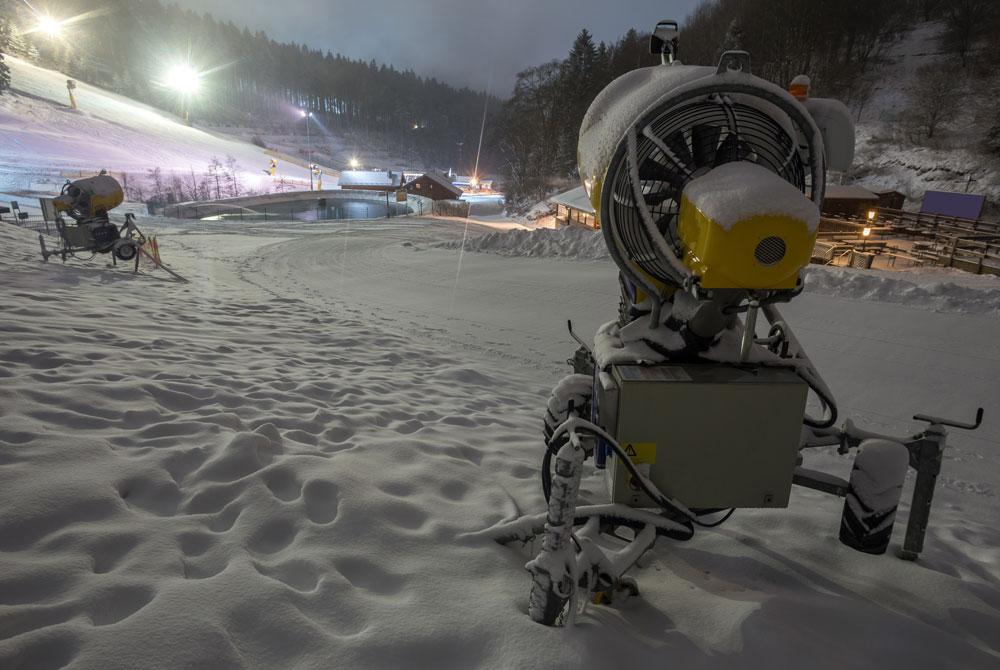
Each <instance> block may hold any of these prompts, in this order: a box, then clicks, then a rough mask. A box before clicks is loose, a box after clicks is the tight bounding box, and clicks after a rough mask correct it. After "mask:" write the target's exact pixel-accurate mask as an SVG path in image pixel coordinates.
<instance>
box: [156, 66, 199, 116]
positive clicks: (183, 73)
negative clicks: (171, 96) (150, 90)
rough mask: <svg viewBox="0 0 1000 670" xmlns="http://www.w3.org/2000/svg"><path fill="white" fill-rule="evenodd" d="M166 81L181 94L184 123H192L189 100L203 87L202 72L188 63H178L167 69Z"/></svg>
mask: <svg viewBox="0 0 1000 670" xmlns="http://www.w3.org/2000/svg"><path fill="white" fill-rule="evenodd" d="M164 83H165V84H166V85H167V86H168V87H169V88H172V89H174V90H175V91H177V93H178V95H180V99H181V113H182V115H183V117H184V123H186V124H187V125H191V115H190V109H189V106H190V105H189V102H190V99H191V96H193V95H195V94H196V93H198V90H199V89H200V88H201V73H199V72H198V71H197V70H195V69H194V68H193V67H191V65H189V64H187V63H178V64H177V65H174V66H173V67H172V68H170V70H168V71H167V78H166V80H165V81H164Z"/></svg>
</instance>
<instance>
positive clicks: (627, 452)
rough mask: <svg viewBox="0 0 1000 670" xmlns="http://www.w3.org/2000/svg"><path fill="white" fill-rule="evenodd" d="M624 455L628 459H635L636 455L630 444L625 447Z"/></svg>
mask: <svg viewBox="0 0 1000 670" xmlns="http://www.w3.org/2000/svg"><path fill="white" fill-rule="evenodd" d="M625 455H626V456H628V457H629V458H635V457H636V455H637V454H636V453H635V449H634V448H633V447H632V445H631V444H628V445H626V446H625Z"/></svg>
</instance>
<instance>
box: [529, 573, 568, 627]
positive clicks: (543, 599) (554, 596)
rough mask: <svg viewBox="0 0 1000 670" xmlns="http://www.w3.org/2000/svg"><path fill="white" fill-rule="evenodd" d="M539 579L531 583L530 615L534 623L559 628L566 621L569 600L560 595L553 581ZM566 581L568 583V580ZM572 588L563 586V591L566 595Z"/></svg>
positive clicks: (537, 577) (566, 585)
mask: <svg viewBox="0 0 1000 670" xmlns="http://www.w3.org/2000/svg"><path fill="white" fill-rule="evenodd" d="M539 577H540V576H537V575H536V577H535V578H534V579H533V580H532V582H531V591H530V592H529V593H528V615H529V616H530V617H531V619H532V621H535V622H536V623H540V624H542V625H544V626H559V625H561V624H562V623H563V620H564V619H565V612H566V606H567V604H568V603H569V598H564V597H562V596H560V595H559V593H558V592H557V590H556V587H555V583H554V582H553V581H552V580H551V579H548V578H542V579H540V578H539ZM542 581H544V582H545V583H542ZM564 581H566V582H568V580H564ZM570 588H571V585H570V584H569V583H565V584H562V585H561V589H562V591H563V592H565V593H568V592H569V589H570Z"/></svg>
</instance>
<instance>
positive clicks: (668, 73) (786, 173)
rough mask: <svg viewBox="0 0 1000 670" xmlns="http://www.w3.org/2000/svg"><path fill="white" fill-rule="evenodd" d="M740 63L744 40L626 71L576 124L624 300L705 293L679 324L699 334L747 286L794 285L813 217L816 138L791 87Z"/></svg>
mask: <svg viewBox="0 0 1000 670" xmlns="http://www.w3.org/2000/svg"><path fill="white" fill-rule="evenodd" d="M749 69H750V60H749V56H748V55H747V54H746V53H745V52H727V53H726V54H725V55H724V56H723V58H722V61H721V62H720V64H719V66H718V68H709V67H701V66H685V65H681V64H679V63H673V64H670V65H666V66H661V67H654V68H645V69H640V70H635V71H633V72H630V73H628V74H626V75H624V76H622V77H620V78H619V79H617V80H616V81H614V82H612V84H611V85H609V86H608V87H607V88H606V89H605V90H604V91H603V92H602V93H601V94H600V95H599V96H598V97H597V99H596V100H595V101H594V103H593V105H592V106H591V108H590V110H589V111H588V113H587V115H586V117H585V119H584V122H583V126H582V128H581V131H580V144H579V163H580V172H581V175H582V176H583V177H584V183H585V187H586V188H587V189H588V191H589V195H590V197H591V200H592V202H593V205H594V209H595V211H596V212H597V215H598V219H599V221H600V223H601V227H602V229H603V231H604V236H605V239H606V241H607V245H608V249H609V250H610V252H611V255H612V257H613V258H614V260H615V262H616V263H617V264H618V266H619V268H620V269H621V273H622V278H623V280H625V281H624V282H623V285H624V287H625V289H626V295H625V296H624V297H625V301H623V303H624V306H625V307H626V308H627V307H628V305H630V304H640V303H643V302H648V303H649V306H650V307H651V308H652V311H653V312H654V320H655V319H657V318H658V316H659V311H660V307H661V305H662V304H663V302H664V301H666V300H668V299H669V298H670V296H671V295H672V294H673V292H674V291H675V290H676V289H678V288H684V289H685V290H686V291H687V292H689V293H690V295H691V297H692V298H693V299H694V300H696V301H705V300H708V302H710V303H713V304H712V307H711V308H708V309H706V308H702V309H701V310H700V311H701V312H702V316H701V317H700V318H698V319H695V320H694V323H692V324H691V327H692V328H693V329H694V333H695V334H696V335H700V336H703V337H712V336H713V335H715V334H716V333H717V332H718V331H719V328H720V326H721V324H722V323H723V322H724V321H725V319H720V318H718V316H719V313H720V312H721V311H723V310H725V309H726V308H727V307H729V306H731V305H734V304H738V303H739V302H740V301H741V300H743V299H744V298H745V296H746V295H747V294H749V293H755V294H759V296H760V298H761V299H762V300H765V301H766V300H774V299H787V298H788V297H789V296H790V295H792V294H794V292H795V291H796V290H797V288H798V286H799V276H798V275H799V270H800V269H801V268H802V267H803V266H804V265H806V264H807V263H808V262H809V259H810V256H811V253H812V248H813V244H814V242H815V237H816V232H817V228H818V224H819V205H820V204H821V203H822V199H823V187H824V175H825V165H824V160H823V156H824V153H823V138H822V136H821V134H820V132H819V131H818V129H817V127H816V125H815V124H814V123H813V120H812V118H811V117H810V115H809V113H808V112H807V111H806V110H805V109H804V108H803V107H802V105H801V104H799V103H798V102H797V101H796V100H795V98H793V97H792V96H791V95H790V94H789V93H787V92H786V91H784V90H782V89H780V88H778V87H777V86H774V85H773V84H770V83H769V82H766V81H764V80H762V79H759V78H757V77H755V76H753V75H752V74H750V72H749ZM850 141H851V145H852V146H853V136H852V137H851V138H850ZM710 293H711V295H709V294H710ZM710 313H711V314H710ZM622 316H623V318H624V319H626V320H627V319H628V318H629V315H628V314H627V313H623V315H622ZM710 316H715V317H716V318H709V317H710Z"/></svg>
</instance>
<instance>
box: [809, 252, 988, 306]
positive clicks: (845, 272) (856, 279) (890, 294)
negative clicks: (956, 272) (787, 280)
mask: <svg viewBox="0 0 1000 670" xmlns="http://www.w3.org/2000/svg"><path fill="white" fill-rule="evenodd" d="M803 274H804V281H805V285H806V291H809V292H810V293H821V294H824V295H830V296H835V297H840V298H854V299H860V300H871V301H876V302H888V303H895V304H898V305H908V306H912V307H919V308H921V309H931V310H934V311H938V312H959V313H962V314H978V315H984V316H1000V280H997V281H989V279H988V278H985V277H982V278H980V277H975V275H969V276H968V279H972V278H974V277H975V278H976V279H983V281H982V282H978V285H967V284H965V283H958V282H960V281H962V278H961V277H960V276H955V277H953V278H952V277H950V278H952V279H953V280H952V281H941V280H938V278H937V277H938V275H937V274H935V273H933V272H931V273H928V274H922V273H921V274H917V273H905V274H904V273H897V274H899V275H902V276H900V277H896V276H892V275H891V274H889V273H876V272H863V271H858V270H852V269H849V268H831V267H818V266H815V265H811V266H808V267H807V268H806V269H805V271H804V273H803ZM945 276H948V275H945ZM904 277H905V278H904ZM990 284H995V287H994V286H990Z"/></svg>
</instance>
